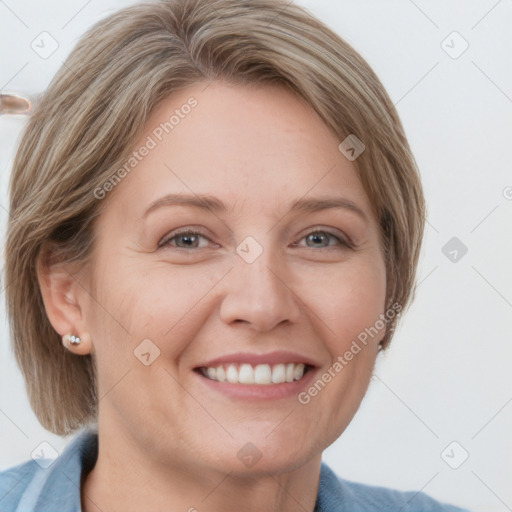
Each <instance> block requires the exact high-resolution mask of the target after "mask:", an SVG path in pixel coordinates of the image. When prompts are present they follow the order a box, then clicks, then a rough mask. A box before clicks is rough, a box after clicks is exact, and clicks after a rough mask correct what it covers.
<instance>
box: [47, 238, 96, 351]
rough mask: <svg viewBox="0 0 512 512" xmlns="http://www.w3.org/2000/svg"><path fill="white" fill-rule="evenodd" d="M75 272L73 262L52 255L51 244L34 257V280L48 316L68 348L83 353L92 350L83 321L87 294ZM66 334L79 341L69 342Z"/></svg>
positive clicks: (53, 250) (53, 253) (53, 251)
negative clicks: (76, 337)
mask: <svg viewBox="0 0 512 512" xmlns="http://www.w3.org/2000/svg"><path fill="white" fill-rule="evenodd" d="M76 274H77V271H76V265H74V266H72V265H71V264H69V263H65V262H61V261H58V260H57V259H56V258H55V248H54V247H52V246H50V245H46V246H45V247H43V248H42V249H41V252H40V254H39V257H38V260H37V280H38V283H39V289H40V290H41V295H42V298H43V302H44V307H45V309H46V314H47V316H48V319H49V321H50V323H51V324H52V326H53V328H54V329H55V330H56V331H57V332H58V333H59V334H60V336H61V338H63V344H64V346H65V347H66V348H67V349H69V350H70V351H71V352H73V353H75V354H79V355H86V354H90V353H92V352H93V346H92V342H91V339H90V336H89V333H88V329H87V326H86V325H85V322H84V306H86V296H87V294H86V292H85V290H84V288H83V286H82V285H81V284H80V282H79V280H78V277H77V275H76ZM67 334H74V335H76V336H79V337H80V339H81V342H80V344H77V345H74V344H70V343H69V341H68V340H67V338H66V335H67Z"/></svg>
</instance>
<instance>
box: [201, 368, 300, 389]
mask: <svg viewBox="0 0 512 512" xmlns="http://www.w3.org/2000/svg"><path fill="white" fill-rule="evenodd" d="M305 368H306V365H305V364H303V363H300V364H295V363H279V364H275V365H274V366H272V367H271V366H270V365H269V364H258V365H256V366H251V365H250V364H240V365H237V364H234V363H231V364H229V365H227V366H226V367H225V366H222V365H220V366H217V367H216V368H215V367H208V368H203V370H202V371H203V375H204V376H205V377H208V378H209V379H211V380H216V381H218V382H226V381H227V382H230V383H232V384H260V385H269V384H282V383H284V382H293V381H294V380H300V379H302V377H303V376H304V371H305Z"/></svg>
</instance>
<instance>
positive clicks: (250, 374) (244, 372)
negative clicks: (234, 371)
mask: <svg viewBox="0 0 512 512" xmlns="http://www.w3.org/2000/svg"><path fill="white" fill-rule="evenodd" d="M238 382H240V384H254V370H253V369H252V366H251V365H250V364H243V365H242V366H240V370H239V372H238Z"/></svg>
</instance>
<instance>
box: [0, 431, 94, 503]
mask: <svg viewBox="0 0 512 512" xmlns="http://www.w3.org/2000/svg"><path fill="white" fill-rule="evenodd" d="M96 457H97V434H96V433H95V432H93V431H87V430H83V431H81V432H80V433H79V434H78V435H76V436H75V437H74V439H72V440H71V441H70V442H69V443H68V445H67V446H66V448H65V449H64V451H63V452H62V453H61V454H60V455H59V456H58V457H57V458H56V459H37V460H30V461H28V462H23V463H22V464H19V465H17V466H14V467H12V468H9V469H6V470H4V471H0V510H1V511H2V512H36V511H37V512H55V510H59V511H62V512H75V511H79V510H80V477H81V474H82V470H84V469H89V468H90V466H91V465H94V462H95V459H96Z"/></svg>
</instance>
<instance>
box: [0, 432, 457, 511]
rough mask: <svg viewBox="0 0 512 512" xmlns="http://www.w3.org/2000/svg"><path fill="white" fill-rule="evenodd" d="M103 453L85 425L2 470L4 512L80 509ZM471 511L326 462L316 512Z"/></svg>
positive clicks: (1, 505) (0, 498)
mask: <svg viewBox="0 0 512 512" xmlns="http://www.w3.org/2000/svg"><path fill="white" fill-rule="evenodd" d="M97 457H98V435H97V432H95V431H93V430H87V429H82V430H81V431H80V432H79V433H78V434H77V435H76V436H75V437H74V438H73V439H72V440H71V442H70V443H69V444H68V445H67V446H66V448H65V450H64V451H63V452H62V453H61V455H59V457H57V459H55V460H54V461H53V462H50V460H48V459H43V460H37V461H35V460H30V461H28V462H24V463H22V464H20V465H18V466H15V467H13V468H10V469H7V470H5V471H2V472H0V512H81V510H82V508H81V504H80V482H81V477H82V472H85V473H87V472H89V471H90V470H91V469H92V468H93V467H94V464H95V463H96V459H97ZM398 511H400V512H427V511H432V512H434V511H436V512H467V511H463V510H462V509H460V508H457V507H453V506H451V505H444V504H442V503H439V502H438V501H435V500H433V499H432V498H430V497H429V496H427V495H426V494H424V493H421V492H401V491H396V490H392V489H387V488H384V487H373V486H369V485H364V484H358V483H354V482H349V481H347V480H342V479H340V478H338V477H337V476H336V475H335V474H334V473H333V472H332V471H331V470H330V469H329V467H328V466H326V465H325V464H322V469H321V473H320V485H319V490H318V497H317V502H316V506H315V511H314V512H398Z"/></svg>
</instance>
